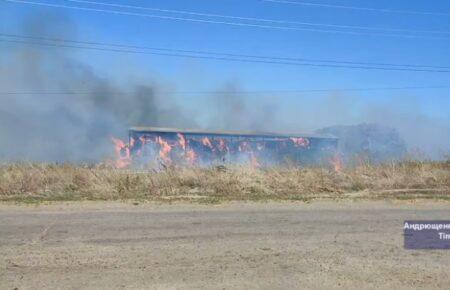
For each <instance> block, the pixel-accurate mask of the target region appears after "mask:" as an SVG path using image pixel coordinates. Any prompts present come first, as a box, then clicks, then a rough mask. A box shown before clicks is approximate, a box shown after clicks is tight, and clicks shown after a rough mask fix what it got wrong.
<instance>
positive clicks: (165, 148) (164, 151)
mask: <svg viewBox="0 0 450 290" xmlns="http://www.w3.org/2000/svg"><path fill="white" fill-rule="evenodd" d="M156 142H157V143H158V144H159V146H161V148H160V149H159V157H161V159H162V160H163V161H164V162H166V163H171V160H170V156H169V154H170V151H171V150H172V147H171V146H170V145H169V143H168V142H167V141H165V140H164V139H163V138H161V137H159V136H158V137H157V138H156Z"/></svg>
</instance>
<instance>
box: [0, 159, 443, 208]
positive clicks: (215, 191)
mask: <svg viewBox="0 0 450 290" xmlns="http://www.w3.org/2000/svg"><path fill="white" fill-rule="evenodd" d="M312 198H438V199H447V200H449V199H450V161H447V162H418V161H408V162H401V163H390V164H383V165H368V164H363V165H358V166H353V167H351V168H345V169H343V170H342V171H341V172H334V171H333V170H331V169H328V168H272V169H254V168H249V167H233V168H225V167H220V168H217V167H216V168H209V169H202V168H169V169H166V170H162V171H146V172H141V171H124V170H117V169H114V168H111V167H109V166H103V165H96V166H79V165H71V164H61V165H56V164H9V165H2V166H0V200H3V201H8V200H10V201H43V200H81V199H87V200H115V199H138V200H174V199H175V200H176V199H192V200H194V199H195V200H199V201H203V202H215V201H221V200H267V199H278V200H280V199H281V200H309V199H312Z"/></svg>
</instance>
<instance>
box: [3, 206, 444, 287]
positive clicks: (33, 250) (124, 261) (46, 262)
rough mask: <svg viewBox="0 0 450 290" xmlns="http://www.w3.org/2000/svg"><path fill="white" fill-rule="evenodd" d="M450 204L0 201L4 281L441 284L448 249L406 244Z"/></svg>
mask: <svg viewBox="0 0 450 290" xmlns="http://www.w3.org/2000/svg"><path fill="white" fill-rule="evenodd" d="M405 219H450V204H449V203H440V204H438V203H426V204H424V203H420V204H416V203H401V204H392V203H386V202H337V203H336V202H315V203H312V204H304V203H247V204H242V203H232V204H225V205H218V206H212V205H192V204H175V205H155V204H153V205H152V204H145V205H137V206H135V205H132V204H125V203H106V202H105V203H100V202H98V203H97V202H96V203H73V204H53V205H40V206H16V205H0V288H1V289H15V288H17V289H30V288H40V289H43V288H60V289H67V288H72V289H78V288H90V289H99V288H100V289H115V288H135V289H136V288H137V289H141V288H147V289H193V288H195V289H199V288H200V289H255V288H263V289H294V288H296V289H301V288H303V289H305V288H308V289H367V288H372V289H375V288H378V289H379V288H383V289H448V287H449V284H450V251H448V250H447V251H446V250H433V251H430V250H421V251H412V250H404V249H403V236H402V226H403V221H404V220H405Z"/></svg>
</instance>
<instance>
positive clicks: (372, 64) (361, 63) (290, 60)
mask: <svg viewBox="0 0 450 290" xmlns="http://www.w3.org/2000/svg"><path fill="white" fill-rule="evenodd" d="M0 36H5V37H13V38H20V39H33V40H41V41H52V42H69V43H75V44H83V45H85V44H87V45H95V46H111V47H118V48H127V49H128V48H131V49H143V50H156V51H169V52H177V53H190V54H206V55H218V56H226V57H230V56H231V57H238V58H256V59H264V60H277V61H280V60H281V61H289V62H319V63H334V64H351V65H362V66H397V67H413V68H435V69H450V66H435V65H418V64H395V63H373V62H355V61H338V60H329V59H306V58H293V57H279V56H263V55H249V54H233V53H223V52H212V51H203V50H185V49H173V48H160V47H149V46H138V45H125V44H117V43H105V42H98V41H79V40H70V39H62V38H49V37H38V36H29V35H18V34H7V33H0Z"/></svg>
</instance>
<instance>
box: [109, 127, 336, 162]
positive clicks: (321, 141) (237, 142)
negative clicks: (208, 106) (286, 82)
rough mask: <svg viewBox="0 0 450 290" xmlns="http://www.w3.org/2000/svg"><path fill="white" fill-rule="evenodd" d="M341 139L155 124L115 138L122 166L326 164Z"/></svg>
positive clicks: (324, 136) (131, 130)
mask: <svg viewBox="0 0 450 290" xmlns="http://www.w3.org/2000/svg"><path fill="white" fill-rule="evenodd" d="M337 141H338V140H337V138H335V137H332V136H326V135H310V134H276V133H268V132H234V131H206V130H205V131H199V130H183V129H168V128H154V127H136V128H131V129H130V130H129V143H128V144H125V143H124V142H122V141H120V140H116V139H114V143H115V145H116V152H117V154H118V156H119V158H118V161H117V166H118V167H128V166H129V165H131V164H133V165H134V166H149V167H159V166H161V165H164V166H167V165H195V166H209V165H220V164H250V165H252V166H256V167H258V166H282V165H310V164H320V163H324V162H326V163H328V162H329V161H330V159H331V158H332V157H333V156H334V154H335V152H336V148H337Z"/></svg>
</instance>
